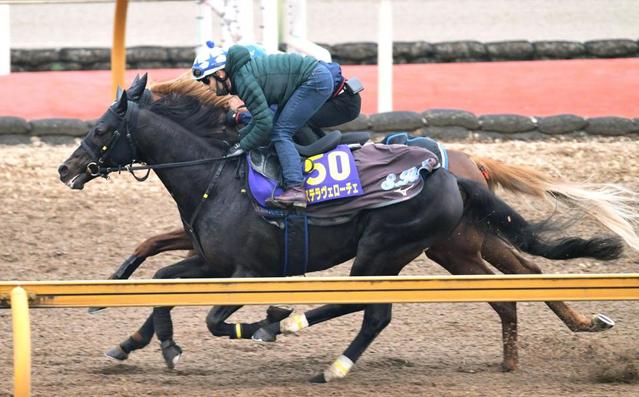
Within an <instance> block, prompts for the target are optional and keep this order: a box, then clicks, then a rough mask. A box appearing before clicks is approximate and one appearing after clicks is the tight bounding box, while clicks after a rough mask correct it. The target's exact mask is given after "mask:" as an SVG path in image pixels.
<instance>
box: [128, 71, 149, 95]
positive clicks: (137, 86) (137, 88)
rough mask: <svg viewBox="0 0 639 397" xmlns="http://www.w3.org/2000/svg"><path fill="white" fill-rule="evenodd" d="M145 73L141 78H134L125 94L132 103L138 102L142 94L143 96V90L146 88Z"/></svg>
mask: <svg viewBox="0 0 639 397" xmlns="http://www.w3.org/2000/svg"><path fill="white" fill-rule="evenodd" d="M146 79H147V75H146V73H145V74H144V75H143V76H142V77H141V78H136V79H135V80H134V81H133V83H132V84H131V87H129V90H128V91H127V93H128V94H129V99H130V100H131V101H133V102H139V101H140V98H142V94H144V89H145V88H146Z"/></svg>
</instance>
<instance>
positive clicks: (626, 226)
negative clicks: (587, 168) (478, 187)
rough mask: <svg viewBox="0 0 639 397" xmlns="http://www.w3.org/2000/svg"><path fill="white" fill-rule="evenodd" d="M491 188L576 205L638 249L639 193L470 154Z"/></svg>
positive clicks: (607, 184) (614, 185)
mask: <svg viewBox="0 0 639 397" xmlns="http://www.w3.org/2000/svg"><path fill="white" fill-rule="evenodd" d="M471 159H472V160H473V161H474V162H475V163H476V164H477V167H478V168H479V170H480V171H481V172H482V174H484V177H485V178H486V182H487V183H488V186H489V187H490V189H491V190H494V189H495V188H496V187H498V186H501V187H502V188H503V189H506V190H508V191H511V192H515V193H520V194H527V195H531V196H536V197H540V198H543V199H544V200H546V201H549V202H553V203H554V202H555V201H556V200H559V201H561V202H563V203H565V204H567V205H569V206H576V207H578V208H579V209H580V210H581V211H583V212H584V213H586V214H588V215H590V216H591V217H592V218H594V219H595V220H596V221H597V222H598V223H600V224H601V225H603V226H604V227H606V228H607V229H608V230H610V231H611V232H613V233H614V234H616V235H617V236H619V237H621V238H622V239H623V240H624V241H625V242H626V243H627V244H628V245H629V246H630V247H631V248H632V249H634V250H637V251H639V236H638V235H637V233H636V232H635V227H636V226H637V224H638V223H639V212H637V210H636V208H639V194H637V193H634V192H632V191H630V190H628V189H626V188H624V187H622V186H619V185H616V184H612V183H575V182H570V181H566V180H564V179H561V178H555V177H552V176H551V175H548V174H546V173H543V172H541V171H539V170H537V169H534V168H532V167H525V166H520V165H511V164H505V163H502V162H500V161H496V160H492V159H488V158H485V157H479V156H471Z"/></svg>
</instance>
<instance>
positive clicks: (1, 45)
mask: <svg viewBox="0 0 639 397" xmlns="http://www.w3.org/2000/svg"><path fill="white" fill-rule="evenodd" d="M9 20H10V18H9V5H8V4H0V76H2V75H5V74H9V73H11V36H10V35H9V32H10V29H9Z"/></svg>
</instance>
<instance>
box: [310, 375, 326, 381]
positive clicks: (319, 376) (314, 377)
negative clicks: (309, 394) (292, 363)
mask: <svg viewBox="0 0 639 397" xmlns="http://www.w3.org/2000/svg"><path fill="white" fill-rule="evenodd" d="M308 381H309V382H311V383H326V378H324V374H323V373H322V374H319V375H315V376H313V377H312V378H311V379H309V380H308Z"/></svg>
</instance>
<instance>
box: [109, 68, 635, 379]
mask: <svg viewBox="0 0 639 397" xmlns="http://www.w3.org/2000/svg"><path fill="white" fill-rule="evenodd" d="M145 87H146V75H144V76H142V77H141V78H138V77H136V79H135V80H134V82H133V83H132V85H131V87H130V88H129V90H128V91H127V92H128V93H129V94H130V95H129V98H130V99H131V98H132V99H134V100H135V101H139V100H140V98H141V96H142V95H143V91H144V89H145ZM174 91H177V92H180V93H183V94H185V95H189V96H193V97H196V98H197V99H198V100H200V101H201V102H202V103H208V104H214V105H216V106H224V105H225V102H224V100H223V98H219V97H215V96H214V95H212V94H211V92H210V90H206V89H202V85H201V84H199V83H197V82H194V81H193V80H192V79H191V78H190V77H189V76H187V77H186V78H184V77H183V76H181V77H179V78H177V79H175V80H172V81H169V82H165V83H159V84H155V85H153V86H151V92H152V93H153V95H154V96H156V97H161V96H164V95H168V94H170V93H171V92H174ZM227 100H228V99H227ZM176 121H180V120H176ZM448 153H449V164H450V166H449V169H450V171H451V172H452V173H453V174H455V175H457V176H460V177H463V178H467V179H472V180H474V181H477V182H479V183H482V184H483V185H484V186H488V187H490V189H491V190H494V189H495V188H496V187H497V186H501V187H502V188H504V189H506V190H508V191H512V192H515V193H519V194H524V195H528V196H532V197H535V198H541V199H545V200H548V201H552V202H553V204H556V202H555V201H556V200H560V201H565V202H566V203H567V204H568V205H570V206H573V207H574V206H576V207H578V208H579V209H580V210H581V211H582V212H587V213H590V214H591V215H592V217H593V218H594V219H595V220H596V221H598V222H599V223H600V224H601V225H602V226H604V227H606V228H608V229H609V230H611V231H612V232H614V233H615V234H617V235H618V236H620V237H622V238H623V239H624V240H625V241H626V243H628V245H630V246H631V247H633V248H635V249H636V248H637V247H639V238H638V237H637V235H636V233H635V232H634V229H633V226H632V224H631V223H630V221H631V220H632V219H633V217H634V218H636V217H637V214H636V211H635V210H633V207H636V204H637V202H638V200H637V198H636V195H633V194H630V192H628V191H627V190H625V189H624V188H622V187H618V186H616V185H612V184H592V183H588V184H584V183H574V182H570V181H566V180H563V179H561V178H554V177H552V176H550V175H548V174H545V173H543V172H541V171H539V170H537V169H533V168H530V167H524V166H516V165H509V164H504V163H502V162H499V161H494V160H491V159H488V158H485V157H479V156H468V155H466V154H465V153H463V152H460V151H456V150H449V151H448ZM171 250H191V251H190V252H189V255H188V256H193V255H197V253H196V252H195V251H193V244H192V241H191V239H190V237H189V236H188V235H187V233H186V232H185V230H184V229H183V228H179V229H176V230H173V231H171V232H168V233H163V234H159V235H157V236H153V237H151V238H149V239H147V240H146V241H144V242H142V243H141V244H139V245H138V246H137V247H136V248H135V250H134V252H133V255H131V256H130V257H129V258H128V259H127V260H126V261H125V262H124V264H123V265H122V266H121V267H120V269H119V270H118V271H117V272H116V273H115V274H113V276H112V277H111V278H116V279H126V278H128V277H129V276H130V275H131V274H132V272H133V271H135V269H136V268H137V267H138V266H139V265H140V264H141V263H142V262H144V260H145V259H146V258H147V257H149V256H153V255H157V254H159V253H161V252H165V251H171ZM427 255H428V256H429V257H430V258H431V259H434V260H435V261H436V262H437V263H439V264H440V265H441V266H442V267H444V268H445V269H447V270H448V271H449V272H450V273H452V274H492V273H493V271H492V270H491V269H490V268H489V267H488V266H486V264H485V263H484V260H486V261H488V262H489V263H490V264H491V265H493V266H494V267H495V268H497V269H498V270H499V271H501V272H503V273H507V274H528V273H541V269H540V268H539V267H538V266H537V265H535V264H534V263H532V262H530V261H528V260H527V259H526V258H524V257H523V256H521V255H520V254H519V253H517V252H516V251H514V250H513V249H512V248H511V247H509V246H508V245H507V244H506V243H505V242H504V241H503V240H501V239H499V238H497V237H495V236H493V235H490V234H488V235H486V234H484V233H483V231H482V230H480V229H479V228H477V227H474V226H473V225H469V224H467V223H462V224H461V225H459V226H458V227H457V229H456V230H455V232H454V233H453V235H452V236H451V237H450V238H449V239H447V241H445V242H440V243H437V244H436V245H434V246H433V247H431V248H430V249H429V250H428V251H427ZM157 276H158V277H161V276H163V274H162V273H159V274H158V275H157ZM210 277H215V274H212V275H210ZM546 304H547V305H548V306H549V307H550V308H551V309H552V311H553V312H554V313H555V314H556V315H557V316H558V317H559V318H560V319H561V320H562V321H563V322H564V324H565V325H566V326H567V327H568V328H569V329H570V330H572V331H573V332H599V331H604V330H607V329H610V328H611V327H612V326H613V325H614V322H613V321H612V320H610V319H609V318H608V317H607V316H605V315H602V314H597V315H594V316H592V317H589V316H585V315H583V314H581V313H579V312H578V311H575V310H574V309H572V308H571V307H570V306H568V305H566V304H565V303H563V302H546ZM491 306H492V307H493V308H494V309H495V311H496V312H497V313H498V315H499V317H500V319H501V323H502V335H503V352H504V358H503V362H502V369H503V370H506V371H510V370H513V369H515V368H516V366H517V344H516V341H517V312H516V303H515V302H502V303H500V302H497V303H491ZM289 313H290V311H289V310H284V309H281V308H276V307H270V308H269V310H268V311H267V317H266V318H265V319H264V320H263V321H261V322H259V323H252V324H245V323H243V324H240V325H238V327H239V328H238V329H236V330H235V332H232V333H231V334H230V335H229V336H230V337H231V338H238V337H242V338H251V336H252V335H253V333H254V332H255V331H256V330H257V329H258V328H259V327H261V326H266V325H268V324H270V323H274V322H278V321H279V320H281V319H283V318H284V317H286V316H287V315H288V314H289ZM153 334H154V328H153V322H152V321H151V320H149V321H147V322H145V324H144V325H143V326H142V327H141V328H140V329H139V330H138V331H136V332H135V333H134V334H133V335H131V337H129V338H128V339H127V340H125V341H124V342H122V343H121V344H119V345H116V346H115V347H113V348H111V349H109V351H107V356H109V357H111V358H114V359H117V360H124V359H126V358H128V354H129V353H130V352H131V351H132V350H136V349H140V348H143V347H145V346H146V345H148V343H149V342H150V341H151V338H152V336H153Z"/></svg>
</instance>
